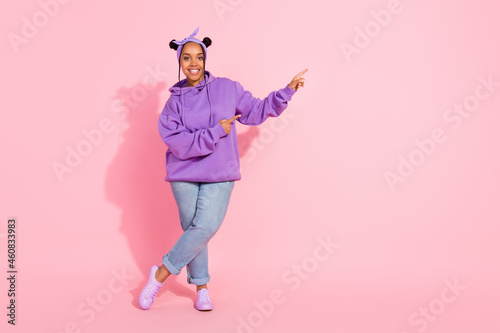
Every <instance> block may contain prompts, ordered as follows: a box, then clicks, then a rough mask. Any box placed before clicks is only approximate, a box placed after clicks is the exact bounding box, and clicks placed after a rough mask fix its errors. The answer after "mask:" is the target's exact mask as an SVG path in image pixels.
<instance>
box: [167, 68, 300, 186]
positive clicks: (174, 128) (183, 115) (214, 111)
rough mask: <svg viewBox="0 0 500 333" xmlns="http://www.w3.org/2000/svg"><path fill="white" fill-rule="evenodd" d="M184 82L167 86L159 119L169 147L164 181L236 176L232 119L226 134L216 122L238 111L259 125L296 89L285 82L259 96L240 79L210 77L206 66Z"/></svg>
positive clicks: (282, 106) (217, 179) (245, 121)
mask: <svg viewBox="0 0 500 333" xmlns="http://www.w3.org/2000/svg"><path fill="white" fill-rule="evenodd" d="M207 77H208V80H207ZM205 80H207V81H206V85H205V88H203V85H204V83H205V82H204V81H205ZM185 85H186V79H184V80H182V81H181V82H180V83H179V82H177V83H176V84H175V85H173V86H172V87H171V88H170V89H169V91H170V93H171V95H170V98H169V99H168V100H167V102H166V103H165V107H164V108H163V111H162V113H161V115H160V118H159V120H158V129H159V131H160V135H161V138H162V140H163V142H165V143H166V144H167V146H168V149H167V152H166V163H167V176H166V177H165V181H168V182H170V181H193V182H222V181H228V180H240V179H241V174H240V158H239V150H238V141H237V136H236V124H235V123H234V121H233V122H232V123H231V132H230V133H229V134H226V132H225V131H224V128H223V127H222V125H221V124H219V121H220V120H222V119H224V118H225V119H230V118H232V117H234V116H235V115H239V114H241V117H239V118H238V119H236V121H239V122H240V123H242V124H245V125H251V126H255V125H259V124H262V123H263V122H264V121H265V120H266V119H267V118H268V117H277V116H279V115H280V114H281V113H282V112H283V111H284V110H285V109H286V107H287V106H288V103H287V102H288V101H290V100H291V99H292V96H293V94H294V93H295V92H296V91H295V90H293V89H292V88H290V87H289V86H288V84H287V85H286V87H284V88H282V89H280V90H278V91H274V92H272V93H270V94H269V96H267V97H266V98H264V99H263V100H261V99H259V98H256V97H253V96H252V94H251V93H250V92H249V91H246V90H244V89H243V86H242V85H241V84H240V83H239V82H237V81H232V80H230V79H228V78H225V77H220V78H219V77H214V76H213V75H212V74H210V72H208V71H205V79H204V80H202V82H200V83H199V84H198V85H197V86H196V87H186V86H185ZM180 86H182V88H180ZM202 88H203V89H202Z"/></svg>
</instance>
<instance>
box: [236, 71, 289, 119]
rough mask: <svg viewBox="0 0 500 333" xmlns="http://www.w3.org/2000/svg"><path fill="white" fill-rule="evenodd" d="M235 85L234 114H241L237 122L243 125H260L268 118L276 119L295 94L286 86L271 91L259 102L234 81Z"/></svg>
mask: <svg viewBox="0 0 500 333" xmlns="http://www.w3.org/2000/svg"><path fill="white" fill-rule="evenodd" d="M235 84H236V86H235V89H236V92H235V94H236V114H237V115H238V114H241V117H240V118H238V119H237V121H239V122H240V123H242V124H245V125H254V126H255V125H260V124H262V123H263V122H264V121H265V120H266V119H267V118H268V117H278V116H279V115H280V114H281V113H282V112H283V111H284V110H285V109H286V107H287V106H288V101H290V100H291V99H292V96H293V95H294V94H295V92H296V91H295V90H293V89H292V88H290V87H289V86H288V84H287V85H286V87H284V88H282V89H280V90H277V91H273V92H272V93H270V94H269V96H267V97H266V98H264V99H263V100H261V99H260V98H256V97H253V96H252V94H251V93H250V92H249V91H247V90H245V89H244V88H243V86H242V85H241V84H240V83H239V82H237V81H235Z"/></svg>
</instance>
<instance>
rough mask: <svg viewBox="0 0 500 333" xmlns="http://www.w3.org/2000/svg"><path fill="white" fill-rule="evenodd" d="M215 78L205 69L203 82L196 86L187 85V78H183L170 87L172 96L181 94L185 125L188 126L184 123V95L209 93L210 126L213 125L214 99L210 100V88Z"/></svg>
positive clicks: (182, 119)
mask: <svg viewBox="0 0 500 333" xmlns="http://www.w3.org/2000/svg"><path fill="white" fill-rule="evenodd" d="M213 80H215V77H214V76H213V75H212V74H211V73H210V72H209V71H205V78H204V79H203V80H201V82H200V83H198V84H197V85H196V86H195V87H186V84H187V79H183V80H181V81H179V82H177V83H176V84H174V85H173V86H172V87H170V88H169V89H168V91H170V94H171V95H172V96H179V97H178V98H179V99H180V102H181V114H180V119H181V122H182V125H183V126H186V124H185V123H184V96H190V95H196V94H207V97H208V103H209V105H210V126H213V124H212V118H213V117H212V101H211V100H210V88H209V87H210V83H211V82H212V81H213ZM204 87H205V88H204ZM204 90H206V91H204Z"/></svg>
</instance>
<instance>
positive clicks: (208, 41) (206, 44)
mask: <svg viewBox="0 0 500 333" xmlns="http://www.w3.org/2000/svg"><path fill="white" fill-rule="evenodd" d="M202 43H203V44H205V46H206V47H209V46H210V45H212V40H211V39H210V38H208V37H205V38H203V40H202Z"/></svg>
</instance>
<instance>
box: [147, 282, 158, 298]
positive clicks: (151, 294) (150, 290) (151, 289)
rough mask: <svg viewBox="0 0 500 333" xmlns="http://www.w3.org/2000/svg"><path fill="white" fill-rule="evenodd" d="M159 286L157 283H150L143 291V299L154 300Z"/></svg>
mask: <svg viewBox="0 0 500 333" xmlns="http://www.w3.org/2000/svg"><path fill="white" fill-rule="evenodd" d="M160 287H161V285H159V284H157V283H151V284H150V285H149V286H148V287H147V288H146V290H145V291H144V297H145V298H148V299H154V298H155V297H156V294H157V293H158V290H160Z"/></svg>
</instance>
